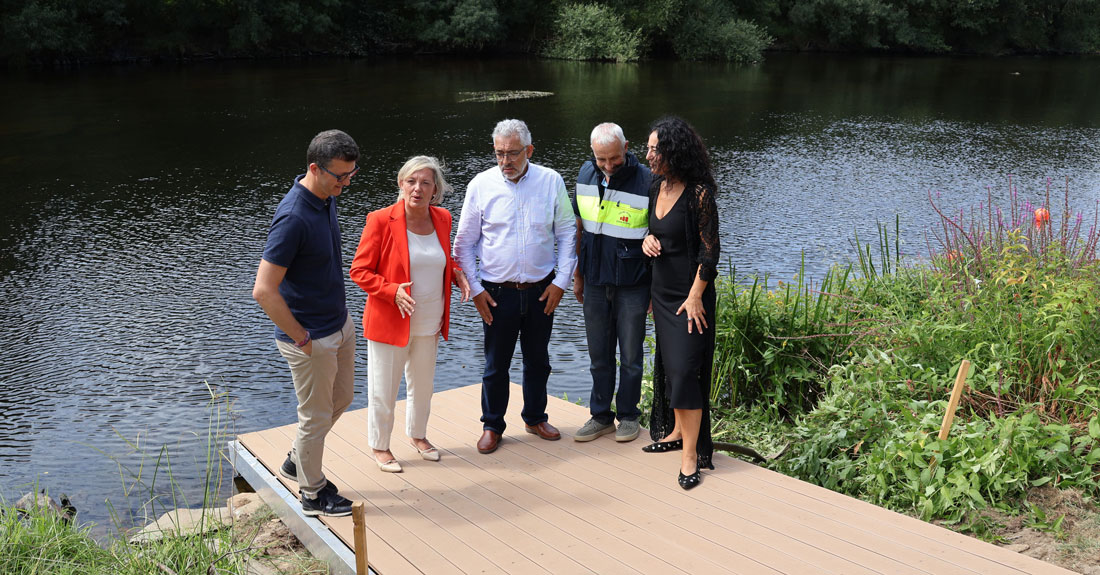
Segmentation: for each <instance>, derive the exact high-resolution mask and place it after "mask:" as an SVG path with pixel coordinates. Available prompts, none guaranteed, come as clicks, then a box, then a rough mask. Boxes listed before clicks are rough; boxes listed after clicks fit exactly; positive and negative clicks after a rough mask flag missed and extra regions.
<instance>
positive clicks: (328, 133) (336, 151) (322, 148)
mask: <svg viewBox="0 0 1100 575" xmlns="http://www.w3.org/2000/svg"><path fill="white" fill-rule="evenodd" d="M358 159H359V146H358V145H356V143H355V140H353V139H351V136H349V135H347V134H345V133H344V132H341V131H340V130H325V131H324V132H321V133H320V134H317V135H316V136H313V141H312V142H310V143H309V149H307V150H306V166H308V165H310V164H317V165H318V166H321V167H325V168H327V167H328V163H329V162H331V161H332V160H343V161H345V162H354V161H356V160H358Z"/></svg>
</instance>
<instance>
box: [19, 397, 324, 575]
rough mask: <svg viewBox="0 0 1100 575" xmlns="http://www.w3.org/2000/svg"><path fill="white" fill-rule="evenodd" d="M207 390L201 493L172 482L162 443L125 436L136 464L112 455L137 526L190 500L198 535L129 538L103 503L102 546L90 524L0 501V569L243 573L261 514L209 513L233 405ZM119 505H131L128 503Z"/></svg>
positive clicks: (302, 563) (303, 563)
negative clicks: (236, 520) (111, 531)
mask: <svg viewBox="0 0 1100 575" xmlns="http://www.w3.org/2000/svg"><path fill="white" fill-rule="evenodd" d="M207 389H208V391H209V392H210V401H209V409H208V411H209V414H210V415H209V417H208V419H207V429H206V449H205V453H204V457H205V461H204V462H203V464H204V465H205V467H204V475H203V481H204V485H203V491H202V496H201V498H200V499H198V500H195V501H191V500H190V499H189V498H188V497H187V495H186V490H185V489H183V488H182V486H181V485H179V483H178V482H177V481H176V479H175V476H174V474H173V471H172V458H171V457H170V456H169V452H168V450H167V448H166V447H161V448H160V449H158V450H157V451H156V452H155V453H154V454H147V453H145V451H144V450H143V448H142V446H141V445H140V443H139V442H138V441H136V440H135V441H127V443H128V445H129V446H130V448H131V450H132V452H131V453H129V454H127V456H126V457H125V459H126V460H129V459H131V457H130V456H132V455H134V454H135V453H136V454H138V455H139V456H140V457H139V458H138V459H139V462H138V463H137V464H136V465H130V464H126V463H124V462H123V459H124V458H120V457H115V456H112V458H113V459H114V461H115V462H116V464H117V465H118V469H119V475H120V478H122V480H123V484H124V497H125V498H126V499H130V498H137V499H138V502H137V503H136V507H137V508H139V509H141V510H142V513H141V514H140V516H139V517H138V522H139V525H140V524H144V523H145V522H147V521H150V520H152V519H153V518H155V517H157V516H159V515H161V514H163V513H164V512H166V511H171V510H174V509H177V508H184V507H189V506H190V505H192V504H195V505H197V506H201V509H202V510H203V511H202V513H201V519H200V521H199V526H198V529H197V531H196V534H192V535H189V534H177V535H176V536H172V535H171V534H169V536H166V537H164V538H162V539H159V540H156V541H151V542H147V543H141V544H131V543H128V542H127V541H126V539H125V533H126V532H127V531H129V530H130V529H129V527H130V525H131V522H132V519H131V518H130V517H129V516H127V517H125V518H124V517H123V516H121V515H120V514H119V513H118V511H117V508H116V507H115V506H114V505H112V504H111V502H110V501H108V506H109V510H110V512H111V515H112V521H113V522H114V523H115V527H116V529H117V531H118V533H119V534H121V536H120V537H119V538H116V539H111V540H108V541H106V542H105V543H104V544H103V545H102V546H101V545H100V544H98V543H97V542H96V541H95V540H94V539H92V538H91V537H90V535H89V532H90V530H91V526H87V525H85V526H80V525H71V524H69V523H67V522H65V521H62V520H60V519H59V518H57V517H56V516H55V515H54V514H52V513H50V512H49V511H47V510H45V509H35V510H31V511H30V512H29V513H22V512H19V511H16V510H14V509H12V508H10V507H9V506H7V505H0V573H3V574H4V575H9V574H11V575H32V574H35V575H38V574H44V573H50V574H53V573H58V574H70V573H72V574H76V573H80V574H97V575H98V574H103V575H108V574H110V575H114V574H121V575H148V574H150V573H160V574H168V575H171V574H183V573H205V574H241V575H243V574H245V573H247V572H249V571H248V567H247V566H246V563H247V560H248V559H250V558H254V557H257V556H262V555H263V554H264V549H263V548H259V547H256V546H254V538H255V536H256V535H257V533H258V532H259V525H260V523H261V522H262V521H266V520H267V518H261V519H260V520H259V521H257V522H255V523H249V524H243V525H242V524H236V525H233V526H230V527H225V526H223V525H222V523H221V521H220V519H218V518H217V517H216V514H215V513H214V511H213V510H214V508H216V507H221V505H222V499H221V498H220V494H221V493H222V478H223V477H225V473H224V471H225V467H224V465H225V460H224V458H223V454H222V452H221V446H223V445H225V443H226V440H227V438H228V436H229V433H230V430H229V421H230V415H231V405H230V400H229V396H228V395H227V394H226V393H224V392H216V391H215V390H214V389H213V388H211V387H210V386H209V385H207ZM125 507H126V508H130V507H132V506H131V505H130V504H129V502H128V504H127V505H126V506H125ZM162 527H164V526H163V525H162ZM204 532H205V533H204ZM292 563H294V566H293V567H292V568H294V569H295V572H301V573H306V572H309V573H317V572H321V571H319V569H320V568H319V567H318V565H317V564H316V562H314V561H312V560H310V559H308V558H306V559H294V560H292Z"/></svg>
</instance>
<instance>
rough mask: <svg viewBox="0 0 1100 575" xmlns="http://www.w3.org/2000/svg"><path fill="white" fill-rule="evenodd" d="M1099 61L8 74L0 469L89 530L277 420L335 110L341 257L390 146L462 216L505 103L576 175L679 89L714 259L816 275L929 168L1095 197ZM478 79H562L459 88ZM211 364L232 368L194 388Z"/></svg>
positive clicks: (448, 379)
mask: <svg viewBox="0 0 1100 575" xmlns="http://www.w3.org/2000/svg"><path fill="white" fill-rule="evenodd" d="M1098 67H1100V59H1095V58H1092V59H1041V58H1011V59H1009V58H1006V59H977V58H975V59H968V58H955V59H947V58H921V59H907V58H888V57H878V58H876V57H851V56H833V55H788V54H775V55H770V56H769V58H768V60H767V61H766V62H765V63H764V64H762V65H759V66H755V67H735V66H729V65H724V64H690V63H679V62H655V63H645V64H592V63H572V62H553V61H531V60H488V61H486V60H481V61H475V60H457V59H400V60H385V61H374V60H359V61H307V62H292V63H271V62H264V63H259V64H257V63H250V62H241V63H236V62H235V63H216V64H198V65H190V66H183V67H174V66H155V67H143V66H130V67H112V68H96V69H88V70H79V71H73V72H21V73H7V74H5V75H3V76H0V79H2V83H0V97H2V102H3V106H0V175H2V176H3V182H4V186H3V187H2V188H0V207H2V209H0V302H3V303H2V304H0V342H2V344H0V345H2V350H3V351H2V354H3V358H2V360H0V493H2V494H3V495H4V496H6V497H8V498H9V499H10V498H11V497H17V496H18V495H19V494H20V493H22V492H25V491H28V490H29V489H31V488H33V486H34V485H38V486H40V487H42V488H49V489H50V490H51V491H52V492H54V493H57V492H59V491H65V492H67V493H68V495H69V496H70V497H71V499H72V501H73V502H74V504H75V505H76V506H77V507H78V508H79V509H81V512H82V515H81V516H82V518H83V519H86V520H92V521H96V522H97V523H99V524H100V525H101V527H100V528H101V529H103V528H105V526H108V525H112V524H113V521H112V520H111V518H110V517H111V510H112V509H113V510H114V511H115V512H117V515H118V516H119V517H120V522H121V523H122V524H123V525H125V524H127V523H128V522H129V521H130V520H131V517H132V516H135V515H140V514H141V513H142V512H143V510H145V509H148V507H149V506H148V502H149V501H150V500H151V499H152V498H153V497H154V496H155V497H157V498H158V501H159V503H158V505H161V506H163V505H173V503H172V502H171V501H169V500H168V493H170V492H171V489H170V487H171V486H170V484H169V483H168V480H167V479H166V474H165V471H167V467H168V466H167V464H166V461H170V463H171V471H172V474H171V475H172V477H174V478H175V481H176V482H177V483H179V484H180V487H181V490H182V493H183V494H184V495H185V496H186V497H187V503H188V504H190V505H195V504H199V503H201V494H202V486H203V482H204V480H205V477H206V476H205V475H204V472H205V469H206V467H207V461H208V459H210V458H211V456H210V453H211V452H210V450H209V449H208V442H207V438H208V436H209V435H210V430H211V429H215V430H224V431H225V432H227V433H236V432H247V431H252V430H256V429H263V428H268V427H273V426H278V425H284V424H287V423H291V422H293V421H294V417H295V416H294V406H295V400H294V395H293V392H292V387H291V384H290V380H289V374H288V371H287V368H286V365H285V363H284V362H283V360H282V359H281V357H280V356H279V354H278V353H277V351H276V349H275V346H274V343H273V341H272V336H271V324H270V322H269V320H268V319H267V318H266V316H264V314H263V313H262V311H261V310H260V309H259V307H258V306H257V305H256V304H255V303H254V302H253V301H252V299H251V296H250V293H251V287H252V282H253V278H254V274H255V271H256V266H257V263H258V262H259V259H260V254H261V252H262V248H263V244H264V239H265V236H266V231H267V226H268V223H269V221H270V218H271V215H272V213H273V211H274V209H275V206H276V205H277V203H278V202H279V200H280V198H281V197H282V196H283V194H284V193H285V192H286V190H287V188H288V186H289V184H290V182H291V181H292V179H293V177H294V176H295V175H296V174H298V173H300V172H302V171H304V164H305V161H304V153H305V148H306V145H307V144H308V142H309V140H310V138H311V137H312V136H313V135H314V134H315V133H316V132H318V131H320V130H323V129H328V128H340V129H343V130H345V131H347V132H348V133H349V134H351V135H352V136H353V137H354V138H355V139H356V140H357V141H358V143H359V145H360V147H361V149H362V153H363V157H362V159H361V160H360V165H361V166H362V171H361V172H360V174H359V175H358V176H357V177H356V178H355V179H354V181H353V185H352V187H351V188H350V189H348V190H347V191H346V192H345V193H344V195H343V196H341V198H340V210H341V213H340V214H341V215H340V217H341V225H342V227H343V230H344V261H345V266H346V265H348V264H350V261H351V257H352V255H353V254H354V251H355V247H356V243H357V241H358V235H359V230H360V229H361V227H362V224H363V221H364V217H365V214H366V213H367V212H368V211H370V210H373V209H377V208H379V207H382V206H385V205H388V204H389V203H391V202H392V201H393V200H394V197H395V194H396V184H395V181H394V180H395V177H396V170H397V169H398V168H399V167H400V165H401V163H402V162H403V161H404V159H405V158H407V157H408V156H411V155H415V154H431V155H436V156H439V157H441V158H443V159H444V160H445V161H446V163H447V166H448V177H449V179H450V180H451V182H452V183H454V184H455V188H456V193H455V194H453V195H452V196H451V197H449V198H447V200H446V201H445V203H444V206H445V207H447V208H449V209H451V210H452V212H453V213H455V216H456V219H457V216H458V213H459V211H460V208H461V204H462V196H463V193H464V189H465V185H466V183H467V182H468V181H469V180H470V179H471V178H472V177H473V176H474V175H475V174H476V173H478V172H479V171H481V170H484V169H487V168H489V167H491V166H492V165H493V160H492V157H491V153H490V152H491V140H490V136H489V134H490V132H491V130H492V127H493V125H494V123H495V122H496V121H497V120H500V119H502V118H506V117H517V118H522V119H524V120H526V121H527V122H528V124H529V126H530V127H531V130H532V132H533V136H534V144H535V156H534V161H535V162H538V163H541V164H544V165H547V166H549V167H552V168H554V169H557V170H558V171H560V172H561V173H562V175H563V176H564V178H565V180H566V184H567V185H569V186H572V183H573V180H574V178H575V176H576V172H577V168H578V167H579V165H580V163H581V162H582V161H583V160H584V158H585V157H586V154H587V153H588V151H587V135H588V132H589V131H590V130H591V128H592V126H594V125H595V124H597V123H599V122H601V121H607V120H611V121H616V122H618V123H619V124H621V125H622V126H623V127H624V129H625V130H626V133H627V137H628V138H629V139H630V140H631V143H632V145H631V147H632V149H635V150H638V149H640V148H641V146H642V145H643V144H644V143H645V139H646V136H647V135H648V134H647V126H648V125H649V123H650V122H652V121H653V120H654V119H656V118H657V117H658V116H660V115H662V114H665V113H676V114H679V115H682V116H684V117H685V118H687V119H688V120H689V121H691V122H692V123H694V124H695V125H696V127H697V128H698V129H699V131H700V132H701V133H702V134H703V136H704V138H705V140H706V142H707V144H708V145H709V147H710V149H711V153H712V155H713V160H714V164H715V167H716V169H717V172H718V180H719V184H720V187H721V189H720V193H719V209H720V216H721V218H722V226H721V235H722V245H723V257H724V259H726V260H727V261H728V263H729V264H730V265H732V266H736V268H737V270H738V274H739V275H740V274H750V273H756V274H770V276H771V277H772V278H773V281H774V279H783V280H787V279H790V278H791V277H792V276H793V275H794V274H795V273H796V272H797V270H798V267H799V263H800V261H801V259H802V257H803V254H805V261H806V266H807V269H808V270H809V271H810V273H811V274H813V275H815V276H817V277H820V276H821V274H823V273H824V271H825V270H826V269H828V267H829V266H830V265H832V264H833V263H843V262H847V261H849V260H850V259H851V258H852V257H853V254H854V251H853V248H852V245H851V241H850V240H851V238H852V237H853V233H854V232H857V231H858V232H859V234H860V237H862V238H873V237H874V234H875V230H876V222H890V223H891V224H892V222H893V221H894V218H895V216H897V215H900V218H901V228H902V234H901V236H902V240H903V251H904V252H905V253H906V255H907V256H910V257H919V256H920V254H921V253H922V252H925V251H926V246H927V245H928V242H929V240H930V238H929V236H928V235H927V234H926V231H927V230H928V229H929V227H930V225H931V224H933V223H935V221H936V220H935V218H934V214H933V212H932V210H931V209H930V207H929V206H928V197H929V194H930V193H931V194H932V195H933V197H938V198H939V199H938V201H939V202H940V203H942V204H943V206H944V207H945V208H946V209H948V210H950V211H954V210H958V209H963V208H968V207H969V206H972V205H977V204H978V203H979V202H981V201H985V199H986V197H987V194H991V195H992V196H993V197H994V199H995V200H997V201H999V202H1001V203H1002V204H1003V203H1004V202H1005V201H1006V199H1007V197H1008V190H1009V188H1008V181H1009V177H1010V175H1011V177H1012V180H1013V182H1014V183H1016V185H1017V188H1018V192H1019V194H1020V195H1021V196H1023V197H1025V198H1028V199H1031V200H1032V201H1037V200H1039V199H1040V198H1041V196H1042V194H1043V191H1044V189H1045V187H1046V186H1047V179H1048V178H1050V179H1052V180H1053V184H1052V186H1053V188H1054V189H1055V193H1056V194H1057V196H1056V197H1058V198H1060V197H1061V195H1060V194H1061V190H1062V189H1063V188H1064V187H1065V186H1066V181H1067V179H1068V182H1069V184H1068V185H1069V189H1070V192H1071V195H1072V201H1073V204H1074V205H1075V206H1076V207H1078V208H1084V209H1087V213H1088V214H1089V215H1091V213H1092V209H1093V207H1094V206H1095V205H1096V202H1097V201H1100V165H1098V159H1100V107H1097V106H1096V105H1095V100H1094V96H1095V94H1097V93H1100V91H1094V89H1097V88H1100V86H1097V84H1100V74H1098V73H1097V71H1098V70H1097V68H1098ZM483 90H543V91H550V92H554V95H553V96H552V97H549V98H545V99H537V100H519V101H511V102H501V103H462V102H460V101H459V100H461V99H462V96H461V94H460V93H461V92H466V91H483ZM931 241H932V242H933V243H934V239H931ZM347 293H348V300H349V307H350V308H351V310H352V314H353V317H354V319H355V321H356V323H357V325H358V321H359V314H360V313H361V310H362V306H363V302H364V296H363V294H362V292H361V291H360V290H359V289H358V287H357V286H355V285H354V284H351V283H350V282H349V283H348V289H347ZM563 302H564V304H563V305H562V306H561V307H560V308H559V312H558V314H557V318H556V325H555V330H554V337H553V339H552V343H551V346H552V350H551V358H552V363H553V367H554V372H553V374H552V376H551V378H550V383H549V387H550V392H551V393H553V394H555V395H558V396H560V395H562V394H567V395H568V397H569V398H570V399H575V398H581V399H587V390H588V386H589V378H588V374H587V359H586V353H587V352H586V349H585V342H584V335H583V329H582V323H581V313H580V307H579V305H578V304H577V303H576V301H574V300H572V299H571V298H568V297H567V298H566V299H565V300H563ZM478 321H479V320H478V319H477V316H476V313H475V311H474V309H473V306H472V305H470V304H466V305H461V306H458V307H457V309H456V313H455V314H454V316H453V318H452V322H453V323H452V327H451V334H452V340H451V341H450V342H445V343H444V344H442V345H441V348H440V358H439V361H440V362H439V369H438V371H437V381H436V386H437V389H447V388H451V387H455V386H461V385H468V384H473V383H477V382H478V381H479V377H480V367H481V364H480V357H481V343H480V342H481V335H480V334H481V329H480V326H479V323H478ZM360 341H362V340H360ZM357 376H358V379H357V386H358V387H357V394H356V400H355V402H354V404H353V408H361V407H363V406H364V403H365V391H364V390H365V387H364V386H365V382H366V346H365V344H361V345H360V353H359V361H358V371H357ZM513 379H515V380H517V381H518V379H519V374H518V370H517V371H516V372H514V374H513ZM211 389H213V390H214V392H216V393H219V394H224V395H223V396H222V397H223V400H222V401H220V402H218V404H217V405H216V406H214V407H211V401H210V398H211ZM226 404H228V409H227V407H226ZM513 415H515V414H513ZM478 416H479V414H478V413H470V425H471V426H472V427H473V426H478V425H479V422H478ZM516 417H518V415H516ZM215 447H217V446H215ZM161 455H166V456H167V460H166V459H165V458H164V457H162V458H161V460H160V464H159V470H158V474H157V477H156V478H154V477H153V470H154V469H155V468H157V458H158V456H161ZM213 460H214V461H215V462H216V461H217V454H216V453H215V454H214V455H213ZM213 477H214V478H217V477H221V478H223V479H224V478H225V477H226V475H225V473H222V474H218V473H215V474H214V476H213ZM222 489H223V492H227V491H228V489H229V486H228V485H223V488H222ZM180 503H182V502H180Z"/></svg>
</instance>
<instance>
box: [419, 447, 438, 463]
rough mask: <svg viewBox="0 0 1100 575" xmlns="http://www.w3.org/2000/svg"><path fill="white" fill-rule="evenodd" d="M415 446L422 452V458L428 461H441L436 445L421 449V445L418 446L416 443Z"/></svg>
mask: <svg viewBox="0 0 1100 575" xmlns="http://www.w3.org/2000/svg"><path fill="white" fill-rule="evenodd" d="M413 447H415V448H416V450H417V451H419V452H420V457H421V459H424V460H426V461H439V450H438V449H436V448H434V447H429V448H427V449H424V450H421V449H420V448H419V447H416V445H415V444H414V445H413Z"/></svg>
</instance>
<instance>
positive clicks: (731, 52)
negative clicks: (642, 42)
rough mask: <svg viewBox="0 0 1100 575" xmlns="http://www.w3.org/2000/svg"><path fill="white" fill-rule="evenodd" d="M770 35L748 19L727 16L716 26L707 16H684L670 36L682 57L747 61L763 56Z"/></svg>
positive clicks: (673, 46)
mask: <svg viewBox="0 0 1100 575" xmlns="http://www.w3.org/2000/svg"><path fill="white" fill-rule="evenodd" d="M772 40H773V38H772V37H771V36H769V35H768V33H767V31H766V30H764V29H763V28H761V27H759V26H757V25H756V24H754V23H752V22H749V21H747V20H739V19H737V18H727V19H725V20H724V21H722V23H721V24H719V25H718V26H717V27H716V26H714V24H713V21H712V20H711V19H710V18H709V17H708V16H696V17H689V18H685V19H684V21H683V23H682V24H681V26H680V29H679V31H678V32H677V33H676V34H675V35H673V37H672V49H673V51H674V52H675V53H676V55H677V56H678V57H680V58H683V59H684V60H726V61H729V62H739V63H750V62H759V61H760V60H762V59H763V53H764V50H765V49H767V47H768V46H770V45H771V43H772Z"/></svg>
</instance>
